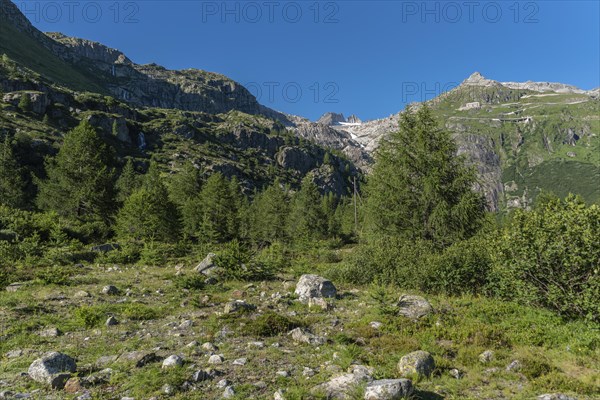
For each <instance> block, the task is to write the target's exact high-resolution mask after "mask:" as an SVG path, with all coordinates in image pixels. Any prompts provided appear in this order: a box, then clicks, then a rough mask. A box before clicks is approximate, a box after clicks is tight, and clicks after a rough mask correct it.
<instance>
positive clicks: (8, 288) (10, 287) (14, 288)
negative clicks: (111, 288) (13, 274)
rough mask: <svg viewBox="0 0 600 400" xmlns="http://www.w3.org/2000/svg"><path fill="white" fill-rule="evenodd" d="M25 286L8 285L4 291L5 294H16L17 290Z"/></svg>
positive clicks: (20, 284)
mask: <svg viewBox="0 0 600 400" xmlns="http://www.w3.org/2000/svg"><path fill="white" fill-rule="evenodd" d="M24 286H26V283H24V282H14V283H11V284H10V285H8V286H7V287H6V291H7V292H13V293H14V292H16V291H17V290H19V289H21V288H22V287H24Z"/></svg>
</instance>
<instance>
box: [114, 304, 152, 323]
mask: <svg viewBox="0 0 600 400" xmlns="http://www.w3.org/2000/svg"><path fill="white" fill-rule="evenodd" d="M122 313H123V315H124V316H125V317H126V318H128V319H131V320H134V321H149V320H152V319H156V318H158V316H159V313H158V311H157V310H156V309H155V308H154V307H150V306H147V305H145V304H142V303H131V304H128V305H127V306H126V307H125V308H124V309H123V311H122Z"/></svg>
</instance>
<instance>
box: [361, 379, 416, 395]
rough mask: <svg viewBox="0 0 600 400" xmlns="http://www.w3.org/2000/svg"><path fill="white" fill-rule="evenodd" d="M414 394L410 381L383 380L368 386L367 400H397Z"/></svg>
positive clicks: (366, 391)
mask: <svg viewBox="0 0 600 400" xmlns="http://www.w3.org/2000/svg"><path fill="white" fill-rule="evenodd" d="M412 392H413V385H412V382H411V380H410V379H383V380H379V381H373V382H371V383H369V384H368V385H367V388H366V390H365V400H397V399H402V398H406V397H409V396H410V395H411V394H412Z"/></svg>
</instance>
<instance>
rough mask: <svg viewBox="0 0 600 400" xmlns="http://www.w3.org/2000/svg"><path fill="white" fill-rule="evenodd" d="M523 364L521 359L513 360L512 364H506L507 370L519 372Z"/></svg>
mask: <svg viewBox="0 0 600 400" xmlns="http://www.w3.org/2000/svg"><path fill="white" fill-rule="evenodd" d="M521 367H522V364H521V362H520V361H519V360H513V361H512V362H511V363H510V364H508V365H507V366H506V370H507V371H512V372H517V371H520V370H521Z"/></svg>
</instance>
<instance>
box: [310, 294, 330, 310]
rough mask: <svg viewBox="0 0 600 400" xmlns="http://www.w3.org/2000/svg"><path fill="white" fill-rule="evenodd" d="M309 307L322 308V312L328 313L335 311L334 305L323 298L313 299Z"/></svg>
mask: <svg viewBox="0 0 600 400" xmlns="http://www.w3.org/2000/svg"><path fill="white" fill-rule="evenodd" d="M308 307H309V308H312V307H320V308H321V309H322V310H325V311H328V310H332V309H333V304H331V303H329V302H328V301H327V300H325V299H324V298H323V297H311V298H310V299H308Z"/></svg>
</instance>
